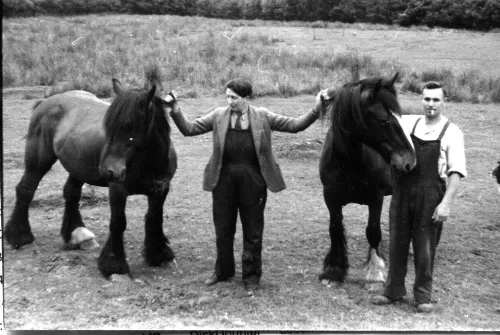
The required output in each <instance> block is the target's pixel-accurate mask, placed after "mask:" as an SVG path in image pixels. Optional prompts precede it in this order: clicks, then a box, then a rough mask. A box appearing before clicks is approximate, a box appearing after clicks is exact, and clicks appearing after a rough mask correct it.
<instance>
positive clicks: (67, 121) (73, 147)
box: [27, 91, 109, 182]
mask: <svg viewBox="0 0 500 335" xmlns="http://www.w3.org/2000/svg"><path fill="white" fill-rule="evenodd" d="M108 106H109V103H107V102H105V101H102V100H100V99H98V98H97V97H96V96H95V95H93V94H91V93H89V92H85V91H68V92H64V93H61V94H57V95H54V96H51V97H49V98H47V99H45V100H42V101H41V102H39V103H37V104H36V105H35V106H34V110H33V115H32V117H31V121H30V126H29V128H28V135H27V141H28V142H31V143H33V142H37V143H43V148H40V146H41V145H40V144H39V145H38V146H37V148H39V149H38V150H39V151H41V150H43V151H44V152H48V151H50V152H53V153H54V154H55V156H56V157H57V159H59V161H60V162H61V164H62V165H63V166H64V167H65V168H66V170H67V171H68V172H69V173H70V174H73V175H75V176H76V177H77V178H78V179H81V180H83V181H85V182H88V181H91V180H93V179H95V178H98V177H99V172H98V162H99V159H98V158H99V156H100V152H101V150H102V146H103V145H104V130H103V126H102V124H103V119H104V116H105V114H106V110H107V108H108ZM48 147H50V150H49V148H48ZM96 160H97V162H96Z"/></svg>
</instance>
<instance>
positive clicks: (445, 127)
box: [438, 120, 451, 141]
mask: <svg viewBox="0 0 500 335" xmlns="http://www.w3.org/2000/svg"><path fill="white" fill-rule="evenodd" d="M450 123H451V121H450V120H448V122H446V124H445V125H444V127H443V130H441V134H439V137H438V141H441V139H442V138H443V136H444V133H445V132H446V129H448V127H449V126H450Z"/></svg>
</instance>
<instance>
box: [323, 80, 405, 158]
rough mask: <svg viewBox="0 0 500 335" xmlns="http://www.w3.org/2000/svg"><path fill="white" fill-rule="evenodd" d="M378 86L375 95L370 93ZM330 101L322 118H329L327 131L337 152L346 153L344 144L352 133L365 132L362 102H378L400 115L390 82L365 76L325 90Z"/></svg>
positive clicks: (394, 92) (394, 90)
mask: <svg viewBox="0 0 500 335" xmlns="http://www.w3.org/2000/svg"><path fill="white" fill-rule="evenodd" d="M377 85H380V89H379V90H378V91H377V93H376V95H375V96H372V94H373V92H374V90H376V89H377ZM329 95H333V96H334V98H333V99H332V101H331V102H330V103H329V106H328V108H326V111H325V112H324V114H323V115H321V117H322V119H324V118H328V119H329V127H330V130H331V131H332V132H333V134H334V138H335V142H336V144H337V147H338V149H340V151H341V152H346V151H347V148H346V144H347V142H348V141H349V136H350V134H351V133H352V132H353V131H354V130H358V131H359V130H363V129H367V126H366V125H365V123H364V121H363V112H364V111H363V104H364V103H370V104H373V103H376V102H379V103H381V104H382V105H383V106H384V108H385V109H386V110H390V111H392V112H393V113H395V114H397V115H401V107H400V105H399V102H398V99H397V92H396V89H395V88H394V86H393V85H392V83H391V82H390V81H387V79H385V78H382V77H369V78H366V79H363V80H360V81H356V82H351V83H347V84H344V86H342V87H341V88H340V89H338V90H337V91H332V90H330V91H329Z"/></svg>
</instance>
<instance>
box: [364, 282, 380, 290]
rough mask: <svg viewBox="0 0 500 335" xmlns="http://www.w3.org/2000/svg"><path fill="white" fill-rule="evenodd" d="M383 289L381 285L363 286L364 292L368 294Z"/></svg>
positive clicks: (368, 284)
mask: <svg viewBox="0 0 500 335" xmlns="http://www.w3.org/2000/svg"><path fill="white" fill-rule="evenodd" d="M383 288H384V284H383V283H366V284H365V290H367V291H368V292H378V291H381V290H382V289H383Z"/></svg>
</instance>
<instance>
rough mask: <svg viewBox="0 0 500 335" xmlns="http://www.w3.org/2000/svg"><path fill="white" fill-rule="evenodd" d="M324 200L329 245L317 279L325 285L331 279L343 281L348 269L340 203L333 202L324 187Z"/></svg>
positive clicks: (332, 197)
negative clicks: (327, 211) (326, 208)
mask: <svg viewBox="0 0 500 335" xmlns="http://www.w3.org/2000/svg"><path fill="white" fill-rule="evenodd" d="M324 197H325V202H326V204H327V207H328V210H329V212H330V227H329V233H330V242H331V247H330V250H329V251H328V253H327V255H326V256H325V259H324V261H323V272H322V273H321V274H320V276H319V279H320V280H321V282H322V284H324V285H327V284H329V283H330V282H331V281H335V282H340V283H341V282H344V281H345V278H346V276H347V272H348V270H349V262H348V257H347V238H346V233H345V229H344V224H343V222H342V220H343V216H342V205H341V204H339V203H335V202H334V199H335V196H334V195H333V194H332V191H331V190H330V189H329V188H325V189H324Z"/></svg>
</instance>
